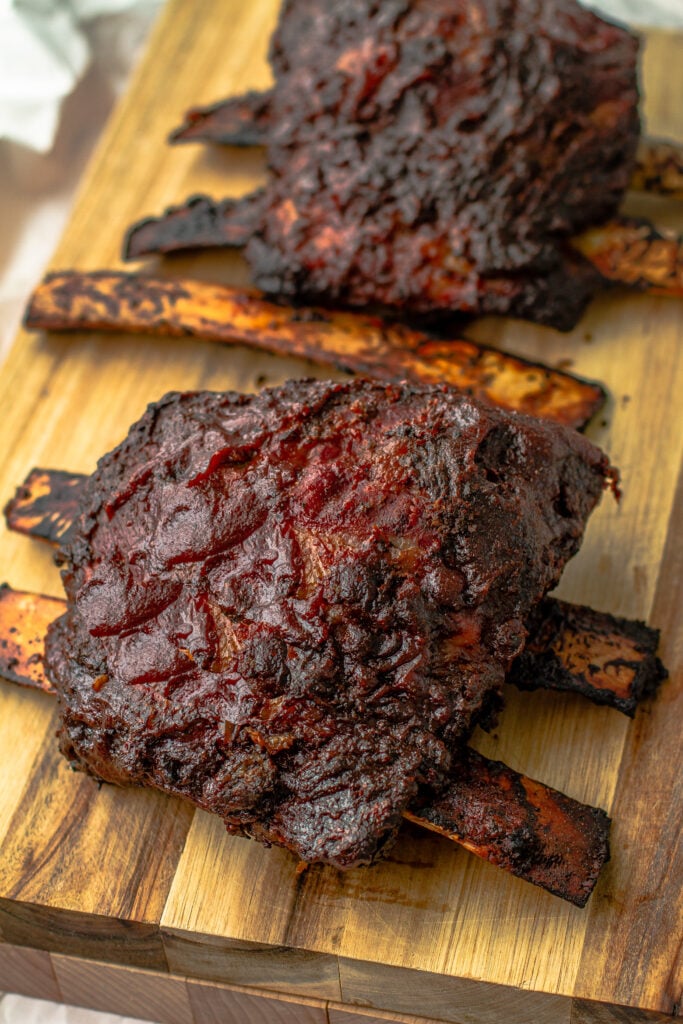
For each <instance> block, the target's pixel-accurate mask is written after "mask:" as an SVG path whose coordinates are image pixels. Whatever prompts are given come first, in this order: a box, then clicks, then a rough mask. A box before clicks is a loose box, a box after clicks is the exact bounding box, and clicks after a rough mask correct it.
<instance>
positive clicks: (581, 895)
mask: <svg viewBox="0 0 683 1024" xmlns="http://www.w3.org/2000/svg"><path fill="white" fill-rule="evenodd" d="M463 753H464V756H463V759H462V761H461V762H459V763H458V766H457V770H456V771H454V772H453V774H452V778H451V780H450V782H449V784H448V787H447V788H446V789H445V790H444V791H443V792H442V793H441V795H440V796H439V797H437V798H436V799H432V800H429V801H428V802H425V803H424V804H422V805H421V804H420V803H419V801H416V802H415V804H414V805H413V806H412V807H411V809H410V810H409V811H406V812H405V814H404V816H405V817H406V818H407V819H408V820H409V821H413V822H415V824H417V825H420V826H422V827H423V828H429V829H432V830H433V831H434V832H438V833H439V835H442V836H446V838H448V839H453V840H455V842H456V843H460V844H461V845H462V846H464V847H465V848H466V849H468V850H470V851H471V852H472V853H474V854H476V856H477V857H481V858H483V859H484V860H488V861H490V862H491V863H492V864H496V865H497V866H498V867H501V868H504V869H505V870H506V871H509V872H510V873H511V874H513V875H517V877H519V878H523V879H525V881H527V882H533V883H534V885H540V886H541V887H542V888H543V889H547V890H548V892H552V893H554V895H555V896H560V897H562V899H565V900H569V901H570V903H574V904H576V906H578V907H583V906H585V903H586V901H587V899H588V897H589V896H590V894H591V892H592V891H593V887H594V886H595V882H596V881H597V877H598V874H599V873H600V869H601V867H602V865H603V864H604V863H605V861H606V860H608V859H609V846H608V832H609V818H608V817H607V815H606V814H605V812H604V811H602V810H600V809H599V808H597V807H590V806H588V805H586V804H580V803H578V802H577V801H576V800H572V799H571V798H570V797H567V796H565V795H564V793H559V792H558V791H557V790H555V789H551V788H550V787H549V786H545V785H544V784H543V783H542V782H536V781H535V780H534V779H529V778H527V777H526V776H524V775H520V774H519V773H518V772H515V771H513V770H512V769H511V768H508V766H507V765H505V764H501V762H499V761H490V760H488V758H485V757H482V755H481V754H478V753H476V752H475V751H473V750H470V749H469V748H466V749H465V751H464V752H463Z"/></svg>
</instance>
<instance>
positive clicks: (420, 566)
mask: <svg viewBox="0 0 683 1024" xmlns="http://www.w3.org/2000/svg"><path fill="white" fill-rule="evenodd" d="M613 479H614V474H613V471H612V470H611V469H610V467H609V466H608V464H607V462H606V460H605V458H604V456H602V454H601V453H600V452H599V451H598V450H597V449H595V448H594V447H593V446H592V445H591V444H590V442H588V441H587V440H586V439H585V438H583V437H581V436H580V435H578V434H576V433H575V432H573V431H569V430H566V429H564V428H560V427H556V426H554V425H547V426H546V425H543V424H541V423H540V421H535V420H532V419H527V418H525V417H523V416H509V415H506V414H504V413H502V412H498V411H496V410H488V409H485V408H484V407H481V406H478V405H477V404H476V403H474V402H472V401H471V400H469V399H467V398H464V397H463V396H458V395H455V394H454V393H453V392H452V391H449V390H447V389H442V388H427V387H424V388H419V387H413V386H408V385H397V386H393V387H386V388H385V387H383V386H380V385H377V384H372V383H370V382H366V381H353V382H349V383H345V384H329V383H317V382H297V383H290V384H288V385H285V386H284V387H283V388H279V389H273V390H271V391H265V392H263V393H261V394H260V395H258V396H240V395H234V394H227V395H213V394H206V393H204V394H186V395H171V396H168V397H167V398H166V399H164V400H162V402H160V403H159V404H158V405H155V406H151V407H150V409H149V410H148V412H147V414H146V415H145V416H144V417H143V419H142V420H141V421H140V422H139V423H138V424H136V425H135V426H134V427H133V428H132V430H131V432H130V434H129V436H128V438H127V439H126V441H124V442H123V444H122V445H121V446H119V448H118V449H116V450H115V451H114V452H113V453H111V454H110V455H108V456H105V457H104V458H103V459H102V460H101V462H100V464H99V466H98V469H97V471H96V472H95V474H94V475H93V476H92V477H90V478H89V480H88V482H87V484H86V488H85V492H84V496H83V504H82V506H81V514H80V516H79V520H78V523H77V526H76V528H75V529H74V530H73V531H70V533H69V534H68V537H67V541H66V544H65V547H64V549H63V551H62V554H61V557H62V558H63V559H64V561H65V563H66V569H65V571H64V584H65V589H66V593H67V598H68V602H69V606H68V611H67V612H66V614H65V615H64V616H62V617H61V618H60V619H59V620H57V622H56V623H55V624H54V625H53V626H52V627H51V628H50V630H49V632H48V637H47V643H46V664H47V670H48V674H49V676H50V678H51V679H52V680H53V681H54V683H55V686H56V688H57V690H58V692H59V696H60V701H61V704H62V716H63V724H62V729H61V745H62V749H63V751H64V753H65V754H66V756H67V757H68V758H69V759H70V760H71V761H72V763H73V765H74V767H77V768H81V769H84V770H86V771H89V772H90V773H91V774H93V775H95V776H96V777H99V778H101V779H104V780H107V781H111V782H115V783H120V784H141V785H151V786H155V787H157V788H159V789H162V790H164V791H166V792H169V793H173V794H177V795H180V796H183V797H185V798H188V799H190V800H192V801H194V803H195V804H197V805H198V806H200V807H204V808H206V809H208V810H211V811H214V812H215V813H217V814H219V815H220V816H221V817H222V818H223V820H224V821H225V823H226V825H227V827H228V828H229V829H230V830H231V831H234V832H240V833H244V834H258V835H259V837H260V838H261V839H263V840H265V841H268V842H273V843H278V844H283V845H285V846H287V847H289V848H290V849H292V850H293V851H294V852H295V853H297V854H298V855H299V856H300V857H301V858H302V859H304V860H307V861H324V862H327V863H332V864H335V865H337V866H340V867H348V866H350V865H352V864H356V863H362V862H368V861H370V860H372V859H373V858H374V857H375V856H377V854H378V853H379V852H380V850H381V849H382V847H383V845H384V844H385V843H386V842H388V841H390V839H391V837H392V836H393V833H394V831H395V830H396V828H397V827H398V823H399V821H400V818H401V816H402V814H403V812H404V811H405V809H406V807H407V806H408V805H409V803H410V801H411V800H412V799H413V798H414V797H415V795H416V793H417V792H418V789H419V788H422V790H424V789H425V788H426V789H428V790H432V791H434V792H435V793H436V792H438V791H439V790H440V789H442V788H443V786H444V785H445V784H446V782H447V780H448V778H449V773H450V772H451V769H452V768H453V765H454V756H455V754H456V753H457V751H458V750H460V749H461V748H462V744H463V743H464V742H465V741H466V739H467V737H468V736H469V734H470V732H471V730H472V728H473V726H474V725H475V724H477V723H479V724H485V723H486V721H487V720H489V721H490V720H491V718H492V715H493V714H494V713H495V709H496V707H497V706H498V703H499V701H500V692H501V686H502V683H503V680H504V677H505V673H506V671H507V669H508V667H509V665H510V662H511V660H512V659H513V657H514V656H515V655H516V654H517V653H518V652H519V650H520V649H521V647H522V645H523V643H524V637H525V629H524V623H525V621H526V619H527V618H528V615H529V613H530V611H531V609H532V608H533V607H534V606H535V605H536V604H537V603H538V601H539V600H540V599H541V598H542V597H543V595H544V594H545V592H546V591H547V590H548V589H549V588H550V587H552V586H553V585H554V584H555V583H556V581H557V579H558V577H559V575H560V573H561V571H562V568H563V566H564V564H565V562H566V560H567V559H568V558H569V557H570V556H571V555H572V554H573V553H574V552H575V550H576V549H577V547H578V545H579V543H580V539H581V536H582V533H583V529H584V526H585V521H586V518H587V516H588V514H589V513H590V511H591V510H592V508H593V507H594V506H595V504H596V503H597V501H598V499H599V496H600V493H601V491H602V490H603V487H604V486H605V485H606V484H607V483H609V481H613Z"/></svg>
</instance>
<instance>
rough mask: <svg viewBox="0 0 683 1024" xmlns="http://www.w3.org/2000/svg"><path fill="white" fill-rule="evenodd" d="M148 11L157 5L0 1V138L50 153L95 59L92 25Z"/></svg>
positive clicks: (112, 0) (134, 0)
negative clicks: (65, 109) (69, 101)
mask: <svg viewBox="0 0 683 1024" xmlns="http://www.w3.org/2000/svg"><path fill="white" fill-rule="evenodd" d="M150 6H154V7H157V6H158V0H157V2H156V3H155V2H154V0H142V2H141V0H0V139H9V140H11V141H13V142H17V143H21V144H22V145H24V146H28V147H29V148H31V149H34V150H36V151H37V152H39V153H47V152H48V151H49V150H50V149H51V148H52V145H53V143H54V139H55V135H56V132H57V126H58V124H59V114H60V108H61V104H62V101H63V100H64V98H65V97H66V96H68V95H69V94H70V93H71V92H73V89H74V87H75V86H76V84H77V82H78V81H79V80H80V79H81V78H82V76H83V74H84V73H85V71H86V69H87V67H88V65H89V63H90V61H91V59H92V46H91V41H90V39H89V35H88V23H89V22H91V21H92V20H93V19H95V18H101V17H102V16H105V15H118V14H120V13H121V12H122V11H125V10H129V9H131V8H134V7H150ZM114 42H115V39H114Z"/></svg>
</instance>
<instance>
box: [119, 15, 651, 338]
mask: <svg viewBox="0 0 683 1024" xmlns="http://www.w3.org/2000/svg"><path fill="white" fill-rule="evenodd" d="M636 51H637V43H636V40H635V38H634V37H633V36H631V35H630V34H629V33H628V32H627V31H626V30H624V29H623V28H620V27H617V26H614V25H609V24H607V23H605V22H604V21H602V20H601V19H600V18H598V17H597V16H596V15H595V14H593V13H592V12H590V11H587V10H585V9H583V8H581V7H580V6H579V5H578V4H577V3H576V2H575V0H474V2H472V0H468V2H465V0H429V2H427V0H418V2H415V3H408V2H407V0H392V2H390V3H381V4H380V3H377V2H376V0H344V2H343V3H337V4H323V3H321V2H320V0H287V2H285V4H284V6H283V10H282V15H281V19H280V23H279V26H278V29H277V31H276V34H275V36H274V39H273V43H272V47H271V63H272V66H273V71H274V74H275V87H274V89H273V91H272V94H271V100H270V104H269V105H268V104H267V103H266V100H265V99H264V108H263V119H264V121H265V123H270V126H271V130H270V133H269V144H268V162H269V168H270V176H269V181H268V185H267V188H266V203H265V209H264V213H263V217H262V220H261V224H260V228H259V230H258V231H257V232H256V233H255V234H254V235H253V236H252V238H251V240H250V241H249V244H248V246H247V250H246V252H247V258H248V260H249V262H250V263H251V266H252V269H253V272H254V276H255V279H256V282H257V284H258V285H259V286H260V287H261V288H263V290H264V291H267V292H270V293H277V294H279V295H287V296H297V297H299V298H304V299H306V300H314V301H331V302H344V303H347V304H350V305H353V306H365V305H373V306H380V307H390V308H394V309H395V308H399V309H401V310H403V311H407V312H410V313H420V314H421V313H427V312H432V311H452V310H454V309H458V310H462V311H465V312H469V313H503V314H511V315H515V316H521V317H527V318H530V319H534V320H538V321H540V322H543V323H548V324H552V325H553V326H556V327H559V328H562V329H566V328H569V327H571V326H572V325H573V324H574V323H575V322H576V320H577V319H578V317H579V316H580V314H581V312H582V310H583V308H584V307H585V305H586V303H587V302H588V301H589V299H590V297H591V295H592V294H593V292H594V291H595V290H596V289H597V288H599V287H600V277H599V275H598V274H597V273H596V272H595V270H594V269H593V268H592V267H591V266H590V264H589V263H588V262H587V261H585V260H583V259H582V258H581V257H580V256H579V255H577V254H576V253H572V252H571V249H570V247H569V245H568V239H569V238H570V237H571V236H573V235H575V234H577V233H580V232H581V231H583V230H584V229H585V228H587V227H589V226H591V225H595V224H600V223H602V222H604V221H605V220H607V219H608V218H609V217H611V216H613V215H614V213H615V212H616V209H617V206H618V203H619V201H620V199H621V197H622V195H623V193H624V191H625V190H626V188H627V187H628V184H629V181H630V178H631V175H632V171H633V168H634V162H635V151H636V146H637V141H638V134H639V121H638V113H637V103H638V95H637V84H636ZM247 107H248V104H247ZM246 112H247V113H248V110H247V111H246ZM244 114H245V111H244V110H243V111H242V112H241V116H242V117H244ZM134 234H135V232H133V235H134ZM138 251H140V250H139V249H138Z"/></svg>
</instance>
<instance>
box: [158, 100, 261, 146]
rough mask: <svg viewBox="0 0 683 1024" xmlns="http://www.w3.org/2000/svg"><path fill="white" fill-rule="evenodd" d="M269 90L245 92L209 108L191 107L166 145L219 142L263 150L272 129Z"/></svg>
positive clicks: (213, 104)
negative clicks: (258, 147) (259, 147)
mask: <svg viewBox="0 0 683 1024" xmlns="http://www.w3.org/2000/svg"><path fill="white" fill-rule="evenodd" d="M272 95H273V93H272V90H271V89H268V90H267V91H265V92H255V91H253V90H252V91H251V92H247V93H245V94H244V96H234V97H233V98H231V99H229V100H219V101H218V103H212V104H211V105H210V106H208V107H193V108H192V109H191V110H188V111H187V113H186V114H185V123H184V124H182V125H181V126H180V128H176V129H175V131H173V132H171V134H170V135H169V139H168V141H169V142H170V143H173V144H177V143H180V142H219V143H222V144H224V145H228V146H264V145H265V144H266V142H267V141H268V133H269V132H270V129H271V112H270V103H271V99H272Z"/></svg>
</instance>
